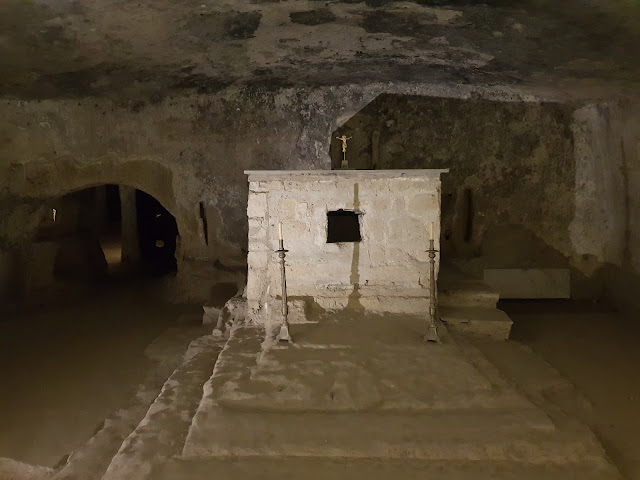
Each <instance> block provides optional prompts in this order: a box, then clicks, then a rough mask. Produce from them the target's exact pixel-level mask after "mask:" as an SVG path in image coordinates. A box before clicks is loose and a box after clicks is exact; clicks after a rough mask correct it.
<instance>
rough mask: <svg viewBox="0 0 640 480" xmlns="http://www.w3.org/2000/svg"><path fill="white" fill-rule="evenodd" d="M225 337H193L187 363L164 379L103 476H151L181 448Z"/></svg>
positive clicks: (107, 478) (117, 478)
mask: <svg viewBox="0 0 640 480" xmlns="http://www.w3.org/2000/svg"><path fill="white" fill-rule="evenodd" d="M224 343H225V340H224V339H218V338H214V337H212V336H210V335H207V336H203V337H200V338H198V339H196V340H194V341H193V342H192V343H191V345H189V349H188V350H187V353H186V354H185V361H184V363H183V364H182V365H181V366H180V367H178V368H177V369H176V370H175V371H174V372H173V374H172V375H171V376H170V377H169V379H168V380H167V381H166V382H165V384H164V386H163V388H162V391H161V392H160V394H159V395H158V397H157V398H156V400H155V401H154V402H153V404H152V405H151V407H150V408H149V410H148V412H147V414H146V416H145V417H144V418H143V419H142V421H141V422H140V423H139V425H138V426H137V427H136V429H135V430H134V431H133V432H132V433H131V434H130V435H129V436H128V437H127V439H126V440H125V441H124V443H123V444H122V446H121V447H120V449H119V450H118V452H117V454H116V455H115V457H113V459H112V461H111V463H110V464H109V467H108V468H107V471H106V473H105V475H104V476H103V477H102V478H103V479H104V480H122V479H136V480H143V479H145V478H149V475H151V472H152V470H153V468H154V467H155V466H157V465H159V464H161V463H162V462H163V461H165V460H166V459H168V458H170V457H172V456H173V455H176V454H177V453H179V452H180V450H181V449H182V446H183V444H184V439H185V437H186V434H187V431H188V428H189V425H190V423H191V419H192V417H193V415H194V413H195V411H196V409H197V407H198V405H199V403H200V400H201V398H202V391H203V390H202V389H203V385H204V383H205V382H206V381H207V380H208V379H209V377H210V376H211V373H212V371H213V368H214V365H215V363H216V360H217V358H218V355H219V353H220V351H221V350H222V348H223V346H224Z"/></svg>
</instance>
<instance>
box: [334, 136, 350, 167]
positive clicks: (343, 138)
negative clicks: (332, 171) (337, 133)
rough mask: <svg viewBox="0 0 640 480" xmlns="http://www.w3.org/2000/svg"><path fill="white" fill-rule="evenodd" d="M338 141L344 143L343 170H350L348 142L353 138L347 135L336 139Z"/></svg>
mask: <svg viewBox="0 0 640 480" xmlns="http://www.w3.org/2000/svg"><path fill="white" fill-rule="evenodd" d="M336 138H337V139H338V140H341V141H342V165H341V168H343V169H345V168H349V162H347V140H351V139H352V138H353V137H347V136H346V135H342V136H341V137H336Z"/></svg>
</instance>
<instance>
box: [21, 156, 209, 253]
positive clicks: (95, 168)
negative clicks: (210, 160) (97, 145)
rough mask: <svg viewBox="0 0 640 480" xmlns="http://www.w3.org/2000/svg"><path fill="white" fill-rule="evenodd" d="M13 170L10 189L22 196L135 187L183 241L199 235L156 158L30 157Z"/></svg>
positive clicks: (169, 174) (34, 197)
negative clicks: (160, 210) (83, 159)
mask: <svg viewBox="0 0 640 480" xmlns="http://www.w3.org/2000/svg"><path fill="white" fill-rule="evenodd" d="M12 173H13V174H12V177H13V178H12V181H11V182H10V189H11V192H10V193H11V194H12V195H13V196H14V197H17V198H19V199H24V200H37V199H47V198H53V197H59V196H62V195H66V194H69V193H72V192H75V191H79V190H83V189H86V188H91V187H96V186H99V185H106V184H114V185H124V186H129V187H133V188H136V189H138V190H141V191H143V192H145V193H147V194H149V195H151V196H152V197H154V198H155V199H157V200H158V201H159V202H160V203H161V204H162V206H163V207H164V208H166V209H167V211H168V212H169V213H171V214H172V215H173V216H174V217H175V219H176V222H177V226H178V232H179V235H180V238H181V242H182V243H183V244H184V242H185V241H186V242H187V243H188V242H191V241H193V239H194V238H198V236H199V225H198V224H197V222H196V220H195V218H194V215H191V214H190V213H191V212H188V211H187V210H186V209H184V208H182V207H181V206H180V204H179V202H178V197H177V195H176V191H175V189H174V182H173V172H172V170H171V169H170V168H169V167H167V166H166V165H164V164H162V163H160V162H158V161H156V160H152V159H135V160H128V161H115V160H111V159H108V160H104V161H97V162H90V163H80V162H77V161H75V159H73V158H58V159H56V161H55V162H44V161H31V162H27V163H24V164H20V165H18V166H17V167H16V168H14V169H13V172H12ZM182 246H183V247H184V245H182ZM180 255H181V252H176V256H180Z"/></svg>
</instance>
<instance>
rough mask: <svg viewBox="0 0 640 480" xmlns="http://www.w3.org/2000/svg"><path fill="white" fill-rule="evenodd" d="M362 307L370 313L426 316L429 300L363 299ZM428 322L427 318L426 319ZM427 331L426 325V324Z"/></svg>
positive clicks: (361, 301) (361, 299) (414, 298)
mask: <svg viewBox="0 0 640 480" xmlns="http://www.w3.org/2000/svg"><path fill="white" fill-rule="evenodd" d="M360 305H362V306H363V307H364V308H365V310H367V311H370V312H380V313H383V312H389V313H408V314H416V315H420V314H424V315H426V312H428V311H429V299H428V298H417V297H413V298H399V297H382V296H381V297H362V298H360ZM425 322H426V317H425ZM425 330H426V323H425Z"/></svg>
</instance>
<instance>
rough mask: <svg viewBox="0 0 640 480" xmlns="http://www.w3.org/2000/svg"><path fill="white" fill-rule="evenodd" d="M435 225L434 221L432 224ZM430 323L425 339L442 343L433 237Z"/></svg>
mask: <svg viewBox="0 0 640 480" xmlns="http://www.w3.org/2000/svg"><path fill="white" fill-rule="evenodd" d="M431 225H432V227H433V223H432V224H431ZM427 252H428V253H429V325H428V326H427V334H426V335H425V340H426V341H427V342H436V343H440V337H439V336H438V323H437V322H438V313H437V305H436V252H437V250H436V248H435V240H434V239H433V237H432V238H431V239H430V240H429V250H427Z"/></svg>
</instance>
